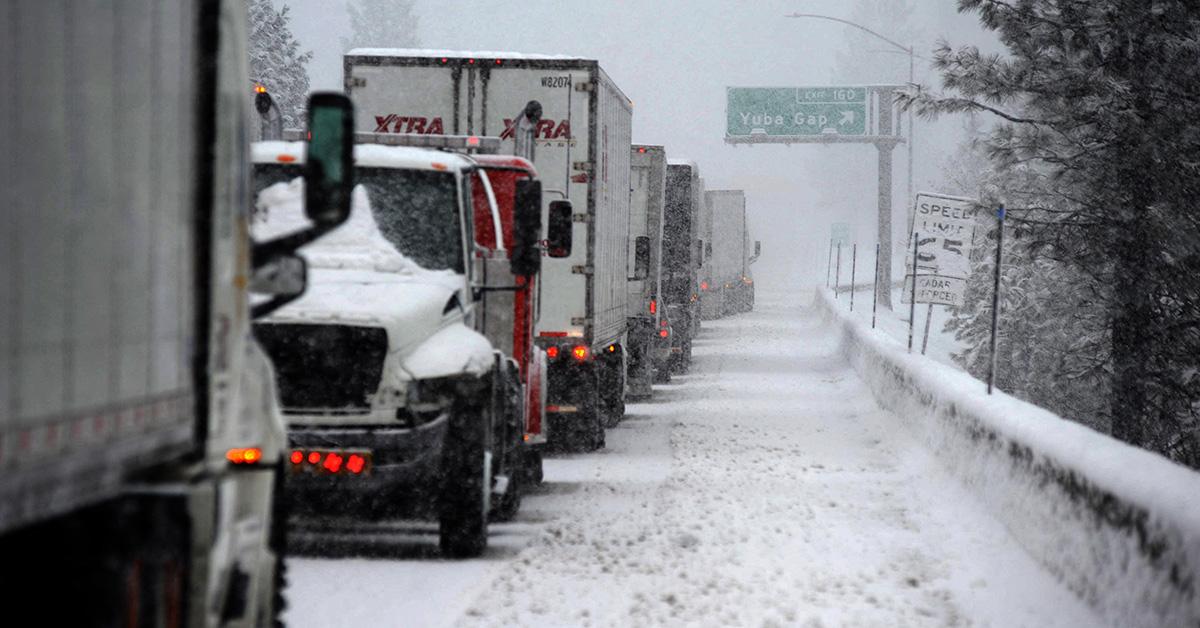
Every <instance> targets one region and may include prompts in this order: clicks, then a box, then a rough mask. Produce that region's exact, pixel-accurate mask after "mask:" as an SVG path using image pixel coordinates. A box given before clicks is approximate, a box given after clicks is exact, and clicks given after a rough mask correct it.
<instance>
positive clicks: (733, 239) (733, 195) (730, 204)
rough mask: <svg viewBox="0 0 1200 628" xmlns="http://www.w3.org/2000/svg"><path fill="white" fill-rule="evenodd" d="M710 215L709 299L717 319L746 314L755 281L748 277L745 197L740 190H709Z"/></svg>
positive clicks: (748, 251)
mask: <svg viewBox="0 0 1200 628" xmlns="http://www.w3.org/2000/svg"><path fill="white" fill-rule="evenodd" d="M705 196H707V197H708V205H709V207H710V208H711V211H712V216H713V219H712V225H713V229H712V242H713V257H712V269H711V277H712V279H711V281H712V285H711V286H710V289H709V293H708V294H709V296H710V298H712V300H713V302H714V303H715V305H714V308H715V310H716V314H717V316H727V315H729V314H737V313H741V312H747V311H749V310H750V308H751V307H752V304H753V294H754V292H753V290H754V280H753V279H751V276H750V263H751V258H752V256H753V253H752V251H751V249H750V240H749V235H748V233H747V231H746V193H745V192H744V191H742V190H708V191H707V192H705Z"/></svg>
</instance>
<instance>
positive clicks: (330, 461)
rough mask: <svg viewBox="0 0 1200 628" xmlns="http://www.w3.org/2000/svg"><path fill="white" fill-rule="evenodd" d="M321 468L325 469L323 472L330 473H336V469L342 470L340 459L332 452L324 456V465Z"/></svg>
mask: <svg viewBox="0 0 1200 628" xmlns="http://www.w3.org/2000/svg"><path fill="white" fill-rule="evenodd" d="M321 466H323V467H325V470H326V471H329V472H330V473H337V472H338V469H341V468H342V457H341V456H339V455H337V454H335V453H333V452H329V454H327V455H326V456H325V464H323V465H321Z"/></svg>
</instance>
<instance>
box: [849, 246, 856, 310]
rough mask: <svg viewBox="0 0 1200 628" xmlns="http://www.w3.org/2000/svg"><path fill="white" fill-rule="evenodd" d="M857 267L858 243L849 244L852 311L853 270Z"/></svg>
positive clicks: (851, 305)
mask: <svg viewBox="0 0 1200 628" xmlns="http://www.w3.org/2000/svg"><path fill="white" fill-rule="evenodd" d="M857 268H858V243H857V242H855V243H854V244H852V245H851V246H850V311H851V312H853V311H854V271H855V269H857Z"/></svg>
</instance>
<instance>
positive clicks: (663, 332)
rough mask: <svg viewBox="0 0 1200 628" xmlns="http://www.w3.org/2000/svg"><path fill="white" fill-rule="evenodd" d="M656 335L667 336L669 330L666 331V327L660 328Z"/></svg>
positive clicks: (669, 333)
mask: <svg viewBox="0 0 1200 628" xmlns="http://www.w3.org/2000/svg"><path fill="white" fill-rule="evenodd" d="M658 335H659V337H662V338H666V337H667V336H670V335H671V332H670V331H667V330H666V329H660V330H658Z"/></svg>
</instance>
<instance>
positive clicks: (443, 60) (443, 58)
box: [442, 57, 450, 63]
mask: <svg viewBox="0 0 1200 628" xmlns="http://www.w3.org/2000/svg"><path fill="white" fill-rule="evenodd" d="M442 63H450V60H449V59H447V58H446V57H442Z"/></svg>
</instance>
